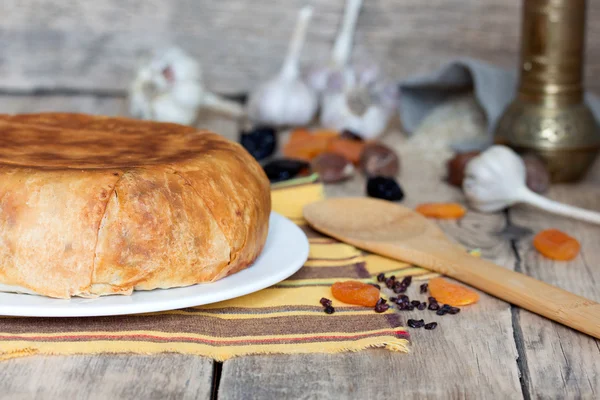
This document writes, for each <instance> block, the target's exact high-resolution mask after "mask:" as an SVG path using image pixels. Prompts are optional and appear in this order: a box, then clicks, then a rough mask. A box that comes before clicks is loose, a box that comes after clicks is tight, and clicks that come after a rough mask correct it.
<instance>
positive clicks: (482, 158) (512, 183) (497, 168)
mask: <svg viewBox="0 0 600 400" xmlns="http://www.w3.org/2000/svg"><path fill="white" fill-rule="evenodd" d="M525 178H526V172H525V164H524V163H523V160H522V159H521V157H519V155H518V154H517V153H515V152H514V151H513V150H511V149H510V148H508V147H506V146H500V145H495V146H491V147H490V148H489V149H487V150H486V151H484V152H483V153H481V154H480V155H479V156H477V157H475V158H473V159H472V160H471V161H469V163H468V164H467V166H466V168H465V178H464V180H463V191H464V193H465V195H466V197H467V200H468V201H469V204H470V205H471V206H472V207H473V208H475V209H476V210H478V211H482V212H495V211H500V210H502V209H504V208H506V207H509V206H511V205H513V204H515V203H517V202H519V201H521V199H522V198H523V192H524V191H528V189H527V187H526V184H525Z"/></svg>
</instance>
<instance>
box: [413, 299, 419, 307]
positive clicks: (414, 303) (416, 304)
mask: <svg viewBox="0 0 600 400" xmlns="http://www.w3.org/2000/svg"><path fill="white" fill-rule="evenodd" d="M410 304H412V305H413V306H415V307H417V306H418V305H419V304H421V302H420V301H419V300H413V301H411V302H410Z"/></svg>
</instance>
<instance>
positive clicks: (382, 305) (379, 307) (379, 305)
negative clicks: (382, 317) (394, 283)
mask: <svg viewBox="0 0 600 400" xmlns="http://www.w3.org/2000/svg"><path fill="white" fill-rule="evenodd" d="M381 300H383V299H379V301H378V302H377V304H376V305H375V312H376V313H382V312H385V311H387V310H388V309H389V308H390V306H389V305H387V304H385V303H383V302H381Z"/></svg>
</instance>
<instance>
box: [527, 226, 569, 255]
mask: <svg viewBox="0 0 600 400" xmlns="http://www.w3.org/2000/svg"><path fill="white" fill-rule="evenodd" d="M533 246H534V247H535V248H536V250H537V251H539V252H540V253H541V254H542V255H544V256H546V257H548V258H551V259H553V260H559V261H569V260H572V259H574V258H575V257H576V256H577V254H579V249H580V247H581V246H580V244H579V242H578V241H577V239H575V238H573V237H571V236H569V235H567V234H566V233H564V232H561V231H559V230H558V229H547V230H545V231H541V232H540V233H538V234H537V235H535V237H534V238H533Z"/></svg>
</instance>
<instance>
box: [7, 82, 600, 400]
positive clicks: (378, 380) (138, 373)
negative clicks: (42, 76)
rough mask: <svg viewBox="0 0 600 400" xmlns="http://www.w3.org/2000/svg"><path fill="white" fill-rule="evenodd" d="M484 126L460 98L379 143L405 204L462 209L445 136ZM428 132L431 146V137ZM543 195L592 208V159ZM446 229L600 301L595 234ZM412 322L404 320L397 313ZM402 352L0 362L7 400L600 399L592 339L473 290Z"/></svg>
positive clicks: (548, 221) (597, 345)
mask: <svg viewBox="0 0 600 400" xmlns="http://www.w3.org/2000/svg"><path fill="white" fill-rule="evenodd" d="M124 104H125V103H124V100H123V98H122V97H111V96H109V95H106V96H104V97H94V96H86V95H75V94H72V93H71V94H68V95H64V96H60V95H40V96H29V95H13V96H11V95H4V96H0V110H1V112H7V113H13V112H36V111H44V110H64V111H81V112H89V113H96V114H109V115H111V114H112V115H114V114H122V113H123V112H124ZM203 125H205V126H207V127H209V128H211V129H213V130H216V131H218V132H220V133H222V134H224V135H226V136H229V137H232V138H233V137H235V136H236V134H237V127H236V124H235V123H233V122H231V121H227V120H224V119H220V118H218V117H216V116H207V119H206V121H205V122H204V123H203ZM482 132H483V120H482V116H481V114H480V111H479V110H478V109H477V108H476V107H475V106H474V105H473V103H472V102H471V101H470V100H469V99H460V100H458V101H455V102H452V103H450V104H448V105H447V106H444V107H442V108H440V109H438V110H436V111H435V112H434V113H433V114H432V115H431V116H430V117H429V118H428V119H427V120H426V121H425V123H424V124H423V125H422V126H421V128H420V132H418V134H417V135H415V136H414V137H413V138H411V139H409V140H407V139H404V138H403V137H402V135H401V134H400V133H399V132H390V134H388V135H387V136H386V137H385V141H386V142H387V143H388V144H389V145H391V146H393V147H395V148H396V149H397V150H398V151H399V153H400V154H401V158H402V172H401V176H400V181H401V183H402V185H403V187H404V189H405V192H406V194H407V196H406V199H405V201H404V204H406V205H407V206H409V207H412V206H415V205H416V204H418V203H420V202H425V201H459V202H463V201H464V198H463V195H462V193H461V192H460V191H459V190H457V189H455V188H452V187H450V186H448V185H446V184H444V183H443V182H442V178H443V176H444V174H445V170H444V163H443V161H444V159H445V158H446V157H448V156H449V153H448V152H447V150H445V148H444V145H443V143H444V141H446V140H448V138H451V137H468V136H474V135H478V134H482ZM434 137H435V138H436V139H437V140H436V141H433V140H432V138H434ZM363 192H364V181H363V180H362V179H361V178H358V177H357V178H355V179H354V180H351V181H349V182H346V183H344V184H341V185H336V186H333V185H331V186H328V187H327V194H328V195H329V196H340V195H363ZM548 195H549V196H550V197H552V198H554V199H557V200H561V201H564V202H568V203H571V204H574V205H577V206H581V207H586V208H590V209H595V210H597V211H600V201H598V199H599V198H600V165H598V164H597V167H596V168H595V169H594V171H593V172H592V173H591V174H590V176H589V177H588V178H587V179H586V180H585V181H584V182H582V183H580V184H578V185H574V186H570V185H556V186H554V187H552V189H551V191H550V193H549V194H548ZM512 225H520V226H523V227H527V228H529V229H531V230H532V231H534V232H535V231H538V230H540V229H543V228H550V227H553V228H559V229H562V230H565V231H567V232H569V233H571V234H572V235H573V236H575V237H576V238H577V239H579V241H580V242H581V244H582V251H581V255H580V256H579V257H577V259H576V260H574V261H572V262H569V263H558V262H552V261H549V260H547V259H544V258H542V257H540V256H539V255H538V254H537V253H536V251H535V250H533V249H532V246H531V236H525V237H511V236H510V235H506V234H502V232H503V231H504V230H505V228H507V227H509V226H512ZM441 226H442V228H443V229H444V230H445V231H446V232H447V233H448V234H449V235H450V236H452V237H453V238H454V239H455V240H457V241H459V242H460V243H462V244H463V245H465V246H467V247H470V248H480V249H481V250H482V253H483V256H484V257H486V258H488V259H490V260H493V261H494V262H496V263H498V264H500V265H502V266H504V267H506V268H510V269H514V270H517V271H521V272H524V273H526V274H529V275H531V276H534V277H536V278H537V279H540V280H543V281H545V282H548V283H551V284H554V285H557V286H559V287H562V288H564V289H567V290H570V291H572V292H574V293H577V294H580V295H583V296H586V297H588V298H590V299H593V300H596V301H600V249H599V247H598V243H599V240H600V227H598V226H592V225H589V224H585V223H581V222H577V221H571V220H567V219H565V218H559V217H555V216H551V215H548V214H544V213H542V212H538V211H535V210H533V209H530V208H526V207H514V208H512V209H511V210H510V211H508V212H505V213H497V214H489V215H484V214H479V213H475V212H469V213H468V214H467V216H466V217H465V218H464V219H462V220H460V221H458V222H443V223H441ZM406 316H407V317H410V315H408V314H407V315H406ZM411 333H412V338H413V345H412V352H411V353H410V354H399V353H392V352H389V351H385V350H368V351H362V352H358V353H344V354H337V355H326V354H314V355H270V356H252V357H241V358H237V359H233V360H230V361H226V362H224V363H217V362H213V361H212V360H210V359H208V358H202V357H193V356H183V355H175V354H165V355H160V356H137V355H99V356H71V357H40V356H35V357H26V358H20V359H15V360H10V361H6V362H2V363H0V398H10V399H21V398H22V399H29V398H35V399H56V398H64V399H108V398H119V399H121V398H122V399H134V398H145V399H171V398H173V399H192V398H194V399H196V398H198V399H208V398H217V397H218V398H221V399H237V398H319V399H321V398H331V399H340V398H363V399H364V398H392V397H393V398H419V399H421V398H479V399H481V398H494V399H497V398H511V399H513V398H525V399H530V398H590V399H592V398H600V341H599V340H594V339H592V338H590V337H588V336H585V335H583V334H579V333H577V332H575V331H573V330H571V329H568V328H565V327H563V326H561V325H558V324H556V323H553V322H550V321H548V320H545V319H543V318H541V317H538V316H537V315H534V314H532V313H529V312H527V311H524V310H521V309H519V308H516V307H513V306H511V305H510V304H507V303H505V302H503V301H500V300H497V299H495V298H492V297H490V296H487V295H482V298H481V301H480V303H479V304H477V305H475V306H473V307H468V308H465V309H464V310H463V312H461V314H460V315H459V316H457V317H454V318H447V319H444V320H443V323H442V324H440V326H439V327H438V329H436V330H435V331H423V330H415V331H413V332H411Z"/></svg>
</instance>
